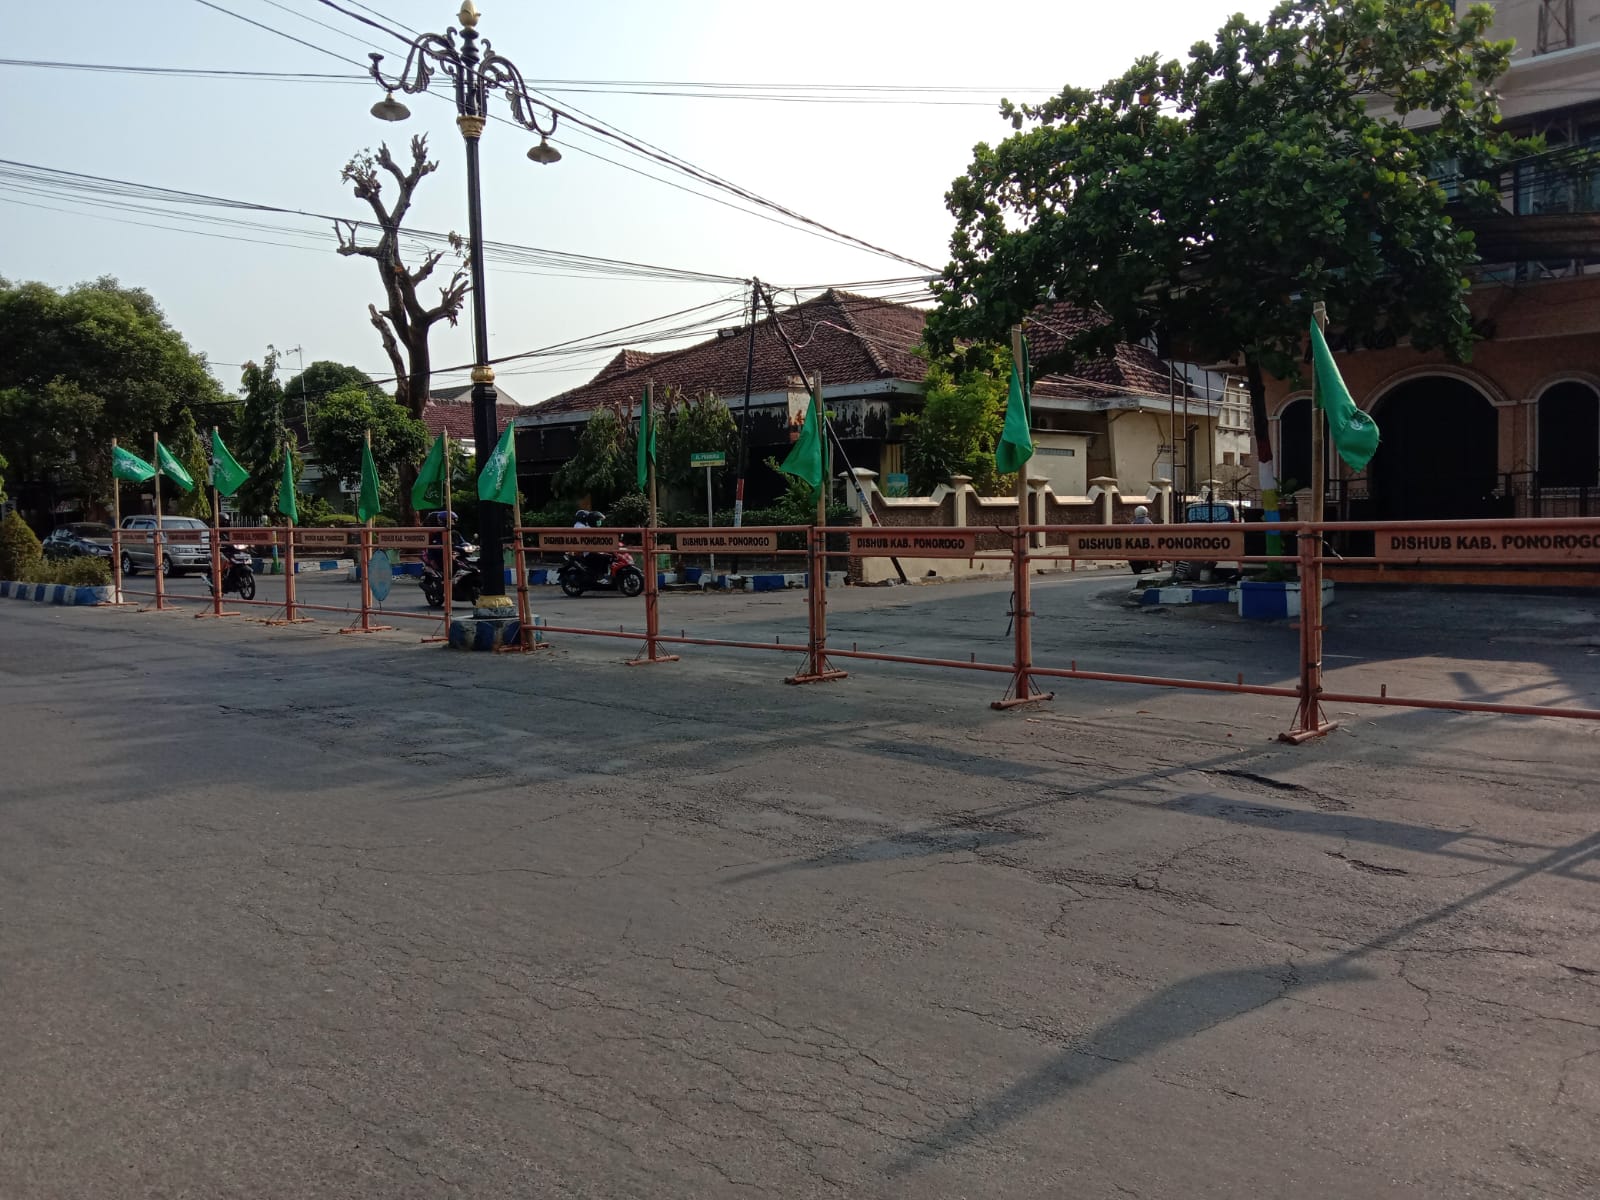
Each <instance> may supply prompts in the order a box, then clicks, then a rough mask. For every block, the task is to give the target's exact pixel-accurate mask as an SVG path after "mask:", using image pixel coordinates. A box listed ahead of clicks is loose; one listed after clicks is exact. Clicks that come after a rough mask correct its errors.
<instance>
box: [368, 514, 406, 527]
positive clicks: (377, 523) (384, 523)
mask: <svg viewBox="0 0 1600 1200" xmlns="http://www.w3.org/2000/svg"><path fill="white" fill-rule="evenodd" d="M372 524H373V526H374V527H375V528H378V529H393V528H394V527H395V526H396V525H398V524H400V522H399V521H396V520H395V519H394V518H393V517H391V516H390V515H389V514H388V513H379V514H378V515H377V516H375V517H373V518H372Z"/></svg>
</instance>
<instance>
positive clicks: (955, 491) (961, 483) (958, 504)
mask: <svg viewBox="0 0 1600 1200" xmlns="http://www.w3.org/2000/svg"><path fill="white" fill-rule="evenodd" d="M950 494H951V495H952V496H954V497H955V499H954V502H953V503H954V508H953V510H952V512H951V520H950V524H952V525H954V526H956V527H957V528H958V529H965V528H966V526H967V497H969V496H971V495H972V476H971V475H952V476H950Z"/></svg>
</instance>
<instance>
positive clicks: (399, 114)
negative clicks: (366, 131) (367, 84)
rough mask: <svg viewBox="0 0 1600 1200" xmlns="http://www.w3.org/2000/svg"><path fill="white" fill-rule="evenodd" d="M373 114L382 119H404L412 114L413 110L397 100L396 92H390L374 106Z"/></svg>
mask: <svg viewBox="0 0 1600 1200" xmlns="http://www.w3.org/2000/svg"><path fill="white" fill-rule="evenodd" d="M372 115H373V116H375V117H377V118H378V120H380V121H404V120H405V119H406V118H407V117H409V116H410V115H411V110H410V109H409V108H407V107H406V106H405V105H404V104H401V103H400V101H398V100H396V99H395V98H394V93H393V92H390V93H389V94H388V95H386V96H385V97H384V98H383V99H382V100H379V101H378V102H377V103H376V104H374V105H373V106H372Z"/></svg>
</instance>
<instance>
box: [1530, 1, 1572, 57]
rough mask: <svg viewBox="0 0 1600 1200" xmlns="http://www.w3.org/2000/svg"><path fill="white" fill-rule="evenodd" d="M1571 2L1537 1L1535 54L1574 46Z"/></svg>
mask: <svg viewBox="0 0 1600 1200" xmlns="http://www.w3.org/2000/svg"><path fill="white" fill-rule="evenodd" d="M1574 28H1575V22H1574V21H1573V19H1572V0H1539V40H1538V42H1537V43H1536V45H1535V48H1534V51H1533V52H1534V53H1535V54H1549V53H1550V52H1551V51H1552V50H1568V49H1571V47H1572V46H1573V44H1574V41H1575V39H1574V38H1573V36H1572V34H1573V29H1574Z"/></svg>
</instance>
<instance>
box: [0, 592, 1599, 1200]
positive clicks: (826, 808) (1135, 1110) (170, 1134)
mask: <svg viewBox="0 0 1600 1200" xmlns="http://www.w3.org/2000/svg"><path fill="white" fill-rule="evenodd" d="M1125 584H1126V580H1125V578H1124V579H1123V580H1121V581H1111V580H1106V579H1089V580H1065V581H1055V582H1050V583H1045V584H1042V585H1041V586H1040V589H1039V592H1038V595H1037V597H1036V598H1037V600H1038V606H1039V608H1040V610H1041V613H1042V614H1043V618H1042V620H1041V626H1040V627H1041V630H1042V632H1041V634H1040V637H1039V641H1040V645H1041V658H1042V659H1043V658H1046V657H1049V656H1054V655H1066V654H1073V655H1076V656H1078V657H1080V658H1082V659H1084V660H1086V661H1084V662H1083V663H1082V665H1084V666H1088V665H1090V662H1089V661H1088V660H1093V663H1094V665H1095V666H1096V667H1100V666H1107V667H1110V668H1112V669H1118V668H1120V669H1132V670H1140V669H1147V668H1149V667H1152V666H1155V665H1166V666H1168V667H1170V666H1172V665H1174V663H1181V664H1182V665H1183V668H1184V671H1185V673H1191V674H1197V675H1201V676H1203V677H1213V676H1216V675H1217V673H1218V672H1225V674H1223V675H1221V676H1220V677H1225V678H1231V677H1232V675H1233V673H1234V671H1236V670H1245V671H1246V672H1247V674H1248V675H1249V677H1250V678H1252V679H1253V680H1259V681H1262V682H1269V681H1270V682H1275V681H1278V680H1280V679H1285V678H1287V677H1288V676H1289V673H1290V671H1291V670H1292V646H1293V636H1294V635H1293V633H1292V631H1290V630H1287V629H1283V628H1277V627H1273V628H1269V629H1265V630H1261V629H1249V628H1245V627H1243V626H1239V625H1237V624H1234V623H1231V622H1229V621H1228V620H1227V619H1226V618H1220V617H1217V616H1215V615H1211V614H1197V613H1177V614H1170V615H1163V616H1152V615H1147V614H1142V613H1137V612H1129V611H1126V610H1124V609H1122V608H1120V607H1118V606H1117V604H1116V599H1117V596H1116V594H1115V593H1116V592H1117V590H1119V589H1120V588H1123V587H1125ZM1405 595H1406V594H1405V593H1395V594H1392V595H1390V596H1385V595H1382V594H1378V595H1371V596H1363V597H1360V598H1358V599H1350V600H1348V601H1343V600H1342V601H1341V604H1345V605H1346V608H1345V612H1344V615H1343V616H1342V617H1341V614H1340V611H1339V609H1338V608H1335V609H1330V620H1331V621H1333V622H1335V623H1336V625H1337V628H1336V630H1335V631H1334V632H1333V633H1331V634H1330V638H1329V650H1330V652H1337V653H1341V654H1346V655H1348V656H1349V657H1348V659H1345V660H1341V661H1342V662H1343V664H1344V665H1341V666H1340V667H1339V668H1338V670H1339V671H1340V672H1343V673H1345V674H1346V675H1347V676H1348V680H1349V681H1350V682H1352V683H1354V682H1362V681H1370V682H1372V683H1373V684H1374V685H1375V684H1376V682H1378V681H1382V682H1387V683H1388V684H1389V685H1390V687H1391V690H1395V691H1401V690H1404V691H1409V692H1424V693H1427V694H1445V693H1447V692H1448V693H1449V694H1468V695H1472V696H1473V697H1475V698H1481V697H1482V696H1485V695H1509V696H1516V697H1524V696H1527V697H1533V698H1535V699H1539V700H1563V701H1565V702H1569V703H1585V704H1591V705H1592V704H1593V703H1594V699H1593V698H1594V696H1595V694H1596V692H1597V690H1600V667H1597V666H1596V663H1600V658H1597V657H1596V655H1595V653H1594V651H1595V649H1596V647H1597V646H1600V641H1597V638H1596V635H1597V634H1600V628H1597V625H1596V618H1595V611H1594V606H1593V604H1592V603H1590V602H1588V601H1579V600H1572V599H1566V598H1562V597H1534V598H1530V597H1446V598H1444V599H1443V600H1441V601H1440V602H1439V604H1438V605H1435V606H1434V607H1432V608H1430V609H1429V610H1427V611H1426V612H1421V611H1415V610H1413V609H1412V608H1410V607H1409V606H1408V605H1407V604H1405V603H1404V602H1403V600H1404V597H1405ZM668 599H669V600H670V602H671V603H672V605H673V610H674V612H673V613H669V614H668V618H667V619H668V620H669V621H674V620H677V619H679V617H678V616H677V615H674V613H676V614H682V615H683V619H684V620H697V621H700V622H702V623H703V624H707V625H709V624H711V623H716V622H720V623H721V627H723V628H726V629H729V630H730V631H731V632H732V633H733V634H734V636H738V637H745V636H754V635H756V634H758V633H761V631H763V630H766V631H768V632H766V633H761V635H762V636H763V637H770V634H771V632H785V633H787V632H788V629H789V623H792V618H793V611H795V610H801V598H800V597H799V596H797V595H796V596H782V597H748V598H738V597H734V598H716V599H712V598H701V597H683V598H678V597H671V598H668ZM702 600H704V601H705V603H704V604H703V606H702V607H699V608H693V607H691V606H692V605H694V604H698V603H700V602H701V601H702ZM1004 600H1005V595H1004V588H1003V586H1002V587H999V588H998V589H997V587H996V585H993V584H988V583H985V584H977V585H971V586H951V587H949V588H927V589H895V590H891V591H881V592H871V591H860V592H857V591H847V592H844V593H841V595H840V600H839V603H838V605H837V606H836V609H835V622H834V628H835V631H836V633H838V634H839V636H841V637H843V638H845V639H846V640H859V641H860V643H861V645H862V648H863V649H865V648H867V647H868V646H874V647H883V648H889V649H893V650H894V651H895V652H904V651H903V650H902V649H901V648H902V647H904V648H911V649H912V652H917V649H918V648H922V647H926V648H928V649H932V648H934V647H935V646H942V647H943V648H944V651H946V652H948V651H949V650H951V649H954V648H955V647H956V646H957V645H959V646H960V647H961V648H962V649H963V650H964V649H966V648H968V647H969V646H970V647H971V648H972V649H973V650H975V651H976V652H977V653H978V655H979V657H980V658H983V657H985V656H986V654H992V653H998V651H997V650H996V649H995V648H996V647H1003V646H1004V644H1005V643H1004V630H1003V610H1004ZM583 603H589V604H591V605H593V607H592V608H583V607H581V604H583ZM786 606H788V607H786ZM540 607H541V608H544V607H548V606H547V605H545V604H542V603H541V604H540ZM997 608H998V610H999V612H1000V613H1001V614H1002V615H1001V617H1000V620H999V622H998V623H997V621H996V620H995V614H996V610H997ZM602 609H603V610H604V611H603V612H602ZM561 611H565V610H558V611H557V612H556V613H555V614H554V615H553V616H552V619H557V618H559V617H560V615H561ZM570 611H571V613H573V614H578V613H583V614H589V613H594V614H597V615H594V616H593V617H592V618H591V619H593V620H594V621H595V622H596V623H599V622H600V621H602V620H603V619H610V618H609V615H608V614H610V613H613V612H617V613H621V612H623V611H624V610H623V608H622V607H621V606H620V605H619V606H617V607H615V608H612V607H611V606H610V605H609V604H608V603H607V602H606V601H604V600H601V601H591V602H580V606H579V607H575V608H573V609H571V610H570ZM802 611H803V610H802ZM1441 614H1443V615H1442V616H1441ZM616 619H617V620H623V619H624V618H623V617H620V616H619V617H617V618H616ZM1442 629H1444V630H1446V631H1443V632H1442V631H1441V630H1442ZM416 639H417V631H416V630H411V631H409V632H400V633H394V634H382V635H375V636H372V637H368V638H354V637H348V638H347V637H336V636H333V635H332V634H331V633H329V632H327V627H320V628H319V627H314V626H297V627H287V628H271V629H269V628H263V627H262V626H261V625H259V624H254V623H245V622H242V621H241V622H217V623H213V622H205V621H194V620H190V619H188V618H187V617H186V616H183V615H168V614H154V613H134V612H128V611H99V610H82V611H80V610H52V609H45V608H35V607H33V606H30V605H15V604H8V605H7V606H6V607H5V609H4V611H3V612H0V685H3V686H0V747H3V750H4V756H3V757H4V762H5V764H6V769H5V773H4V783H3V784H0V821H3V830H4V837H3V838H0V913H3V914H4V917H3V920H0V1012H3V1013H4V1014H5V1017H4V1021H3V1022H0V1073H3V1077H4V1079H5V1086H4V1088H3V1089H0V1197H4V1198H6V1200H45V1198H48V1200H57V1198H78V1197H84V1198H88V1197H93V1198H96V1200H114V1198H120V1197H130V1198H131V1197H140V1198H143V1197H174V1198H176V1197H204V1198H207V1200H210V1198H222V1197H273V1198H276V1197H285V1198H288V1197H296V1198H299V1197H324V1196H325V1197H374V1198H377V1197H384V1198H391V1197H430V1198H432V1197H525V1196H526V1197H532V1196H538V1197H650V1198H677V1197H684V1198H689V1197H724V1196H726V1197H744V1196H764V1195H769V1196H780V1197H811V1196H819V1197H833V1196H843V1197H859V1196H874V1197H877V1196H883V1197H930V1196H931V1197H978V1196H983V1197H989V1196H1028V1197H1032V1196H1072V1197H1100V1196H1106V1197H1117V1196H1139V1197H1184V1198H1188V1197H1244V1196H1249V1197H1280V1196H1281V1197H1305V1196H1317V1197H1347V1196H1348V1197H1374V1196H1383V1197H1387V1196H1395V1197H1402V1196H1403V1197H1418V1196H1421V1197H1435V1196H1437V1197H1528V1196H1561V1197H1588V1196H1593V1195H1595V1194H1597V1193H1600V1138H1597V1136H1596V1134H1597V1132H1600V1007H1597V1003H1596V1002H1597V1000H1600V936H1597V935H1600V806H1597V804H1596V801H1597V799H1600V787H1597V785H1596V783H1595V775H1596V770H1595V766H1596V761H1597V752H1600V743H1597V741H1596V738H1597V736H1600V729H1596V728H1595V727H1594V726H1592V725H1590V724H1589V723H1586V722H1576V721H1572V722H1562V721H1555V720H1549V719H1541V720H1535V719H1525V718H1505V717H1501V718H1494V717H1478V716H1458V715H1452V714H1448V713H1439V712H1412V711H1392V710H1384V709H1360V710H1349V711H1347V712H1341V713H1338V714H1336V715H1338V716H1339V717H1340V719H1341V720H1343V721H1344V722H1345V724H1344V725H1343V726H1342V727H1341V729H1340V730H1339V731H1337V732H1336V733H1335V734H1334V735H1333V736H1332V737H1330V738H1329V739H1327V740H1326V741H1324V742H1321V743H1317V744H1312V745H1308V746H1304V747H1298V748H1294V747H1287V746H1281V745H1279V744H1277V743H1275V742H1274V741H1273V740H1272V737H1273V734H1274V733H1275V732H1276V731H1277V730H1279V729H1280V728H1282V727H1283V726H1284V724H1285V722H1286V721H1287V719H1288V717H1289V715H1290V713H1291V712H1292V703H1291V704H1289V705H1288V706H1287V708H1286V706H1285V703H1284V702H1282V701H1278V700H1272V699H1269V698H1255V697H1223V698H1220V699H1218V698H1212V697H1203V696H1196V695H1193V694H1186V693H1178V692H1155V691H1151V690H1148V689H1142V688H1127V687H1118V686H1115V685H1099V684H1081V683H1064V684H1063V685H1062V686H1061V688H1060V689H1058V695H1057V699H1056V700H1055V701H1054V702H1053V703H1052V704H1050V705H1047V706H1042V707H1039V708H1037V709H1034V710H1031V711H1013V712H1010V713H994V712H991V711H989V710H988V709H987V707H986V703H987V701H988V700H989V699H990V698H992V697H993V695H995V694H996V693H997V692H998V691H999V680H997V679H996V678H994V677H985V676H978V675H964V674H955V673H943V674H941V673H934V672H928V671H922V670H918V669H913V668H902V667H893V666H886V665H878V664H864V663H851V664H848V665H849V667H850V669H851V671H852V676H851V678H850V679H849V680H847V681H843V682H841V683H837V684H831V685H825V686H819V687H813V688H785V687H782V686H781V685H779V684H778V682H777V680H778V678H779V677H780V676H781V674H783V672H784V669H785V668H786V667H790V666H792V660H789V659H781V658H779V657H777V656H767V657H762V656H757V655H750V654H740V653H736V652H730V651H717V650H702V649H698V648H691V649H687V650H685V651H684V653H685V660H684V661H683V662H680V663H675V664H670V665H660V666H654V667H645V668H639V669H631V670H630V669H626V668H624V667H622V666H620V665H618V664H619V661H620V659H621V658H623V657H625V656H626V655H627V654H630V653H632V647H626V648H621V647H619V646H618V645H617V644H607V643H602V642H598V641H580V640H574V639H561V640H560V643H559V645H558V646H557V648H556V649H554V650H551V651H545V652H542V653H540V654H538V655H535V656H530V657H512V656H476V655H460V654H455V653H452V652H449V651H446V650H443V649H441V648H439V647H436V646H422V645H419V644H418V643H417V640H416ZM1286 647H1287V648H1290V651H1291V652H1290V654H1289V655H1288V657H1287V658H1286V657H1285V654H1284V650H1285V648H1286Z"/></svg>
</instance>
